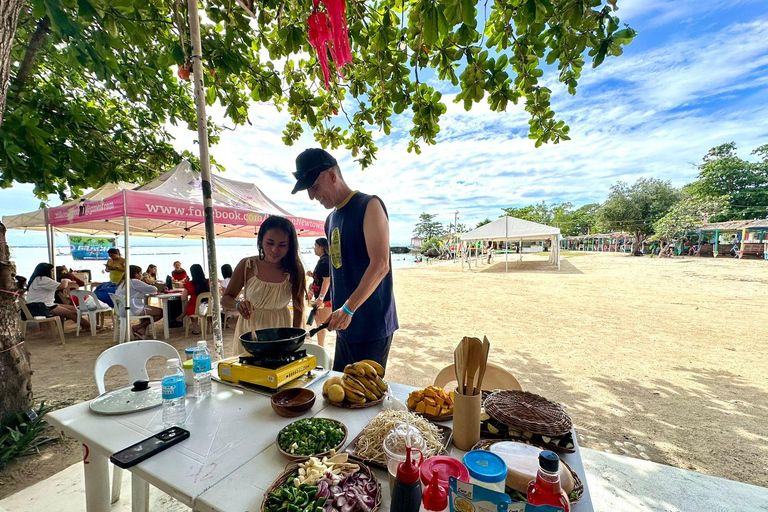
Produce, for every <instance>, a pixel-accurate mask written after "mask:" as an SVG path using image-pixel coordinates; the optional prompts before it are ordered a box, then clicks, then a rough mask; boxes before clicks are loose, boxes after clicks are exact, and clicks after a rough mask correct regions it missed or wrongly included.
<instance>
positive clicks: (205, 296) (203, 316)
mask: <svg viewBox="0 0 768 512" xmlns="http://www.w3.org/2000/svg"><path fill="white" fill-rule="evenodd" d="M203 301H207V304H206V307H207V309H206V310H205V313H201V312H200V307H201V306H202V305H203V303H204V302H203ZM212 309H213V303H212V302H211V292H203V293H201V294H199V295H198V296H197V302H195V314H194V315H187V316H185V317H184V336H189V324H190V323H191V322H190V321H189V320H190V318H197V320H198V323H199V324H200V334H201V335H202V336H203V339H205V333H206V331H207V330H208V319H209V318H213V316H212V312H211V310H212Z"/></svg>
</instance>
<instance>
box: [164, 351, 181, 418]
mask: <svg viewBox="0 0 768 512" xmlns="http://www.w3.org/2000/svg"><path fill="white" fill-rule="evenodd" d="M162 386H163V426H164V427H165V428H170V427H172V426H174V425H175V426H177V427H183V426H184V421H185V420H186V419H187V410H186V407H185V406H184V395H185V394H186V392H187V386H186V384H185V382H184V371H183V370H182V369H181V365H179V360H178V359H175V358H174V359H169V360H168V364H167V366H166V370H165V377H163V380H162Z"/></svg>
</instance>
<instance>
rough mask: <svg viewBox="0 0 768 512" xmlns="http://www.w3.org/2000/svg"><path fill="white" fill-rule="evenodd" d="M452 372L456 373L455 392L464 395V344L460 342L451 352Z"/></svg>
mask: <svg viewBox="0 0 768 512" xmlns="http://www.w3.org/2000/svg"><path fill="white" fill-rule="evenodd" d="M453 370H454V371H455V372H456V390H457V391H458V392H459V393H460V394H462V395H463V394H464V370H465V360H464V344H463V341H460V342H459V344H458V345H456V350H454V351H453Z"/></svg>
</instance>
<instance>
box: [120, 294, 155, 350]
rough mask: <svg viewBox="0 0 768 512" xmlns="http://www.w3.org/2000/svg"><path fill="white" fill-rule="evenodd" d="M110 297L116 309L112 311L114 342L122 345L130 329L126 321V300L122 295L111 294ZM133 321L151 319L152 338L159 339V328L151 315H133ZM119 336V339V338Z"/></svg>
mask: <svg viewBox="0 0 768 512" xmlns="http://www.w3.org/2000/svg"><path fill="white" fill-rule="evenodd" d="M109 297H110V298H111V299H112V304H114V309H113V311H112V315H113V316H112V318H113V319H114V320H115V322H116V324H115V329H114V330H115V332H114V333H113V334H112V341H114V342H118V340H119V342H120V343H122V342H123V341H125V330H126V329H127V328H128V327H129V326H128V322H126V321H125V299H123V297H121V296H120V295H116V294H114V293H110V294H109ZM131 318H132V319H135V320H141V319H142V318H148V319H149V325H150V326H151V327H152V337H153V338H157V328H156V327H155V319H154V318H152V316H151V315H131ZM118 336H119V338H118Z"/></svg>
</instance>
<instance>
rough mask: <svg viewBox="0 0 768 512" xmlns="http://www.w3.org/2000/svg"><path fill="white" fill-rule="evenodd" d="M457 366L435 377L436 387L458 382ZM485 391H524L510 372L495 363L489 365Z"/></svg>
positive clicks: (450, 367)
mask: <svg viewBox="0 0 768 512" xmlns="http://www.w3.org/2000/svg"><path fill="white" fill-rule="evenodd" d="M455 368H456V367H455V365H452V364H451V365H448V366H446V367H445V368H443V369H442V370H440V373H438V374H437V377H435V386H440V387H441V388H445V387H446V386H447V385H448V384H451V383H453V382H456V370H455ZM483 389H485V390H488V391H491V390H494V389H515V390H518V391H520V390H522V389H523V388H521V387H520V383H519V382H518V381H517V379H516V378H515V376H514V375H512V374H511V373H510V372H509V370H507V369H506V368H502V367H501V366H499V365H497V364H493V363H488V364H487V365H486V368H485V376H484V377H483Z"/></svg>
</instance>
